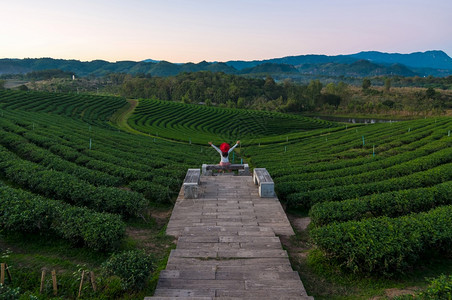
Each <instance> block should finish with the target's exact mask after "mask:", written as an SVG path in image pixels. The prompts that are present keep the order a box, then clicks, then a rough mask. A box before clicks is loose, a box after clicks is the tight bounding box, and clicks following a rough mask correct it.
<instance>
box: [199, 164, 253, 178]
mask: <svg viewBox="0 0 452 300" xmlns="http://www.w3.org/2000/svg"><path fill="white" fill-rule="evenodd" d="M212 170H228V171H229V170H231V171H234V170H238V171H239V175H251V173H250V168H249V166H248V164H243V165H242V164H230V165H229V166H220V165H208V164H203V165H202V175H205V176H209V175H212Z"/></svg>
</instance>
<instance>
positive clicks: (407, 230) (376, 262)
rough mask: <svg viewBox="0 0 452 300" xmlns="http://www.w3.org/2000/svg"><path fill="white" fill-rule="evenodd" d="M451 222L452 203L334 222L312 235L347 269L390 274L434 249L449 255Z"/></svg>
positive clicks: (398, 271)
mask: <svg viewBox="0 0 452 300" xmlns="http://www.w3.org/2000/svg"><path fill="white" fill-rule="evenodd" d="M451 222H452V206H444V207H439V208H436V209H434V210H431V211H429V212H426V213H419V214H411V215H408V216H403V217H398V218H394V219H390V218H387V217H380V218H375V219H369V220H363V221H359V222H356V221H350V222H345V223H339V224H337V223H333V224H330V225H327V226H323V227H319V228H315V229H313V230H312V231H311V232H310V234H311V237H312V239H313V240H314V241H315V243H316V244H317V245H318V247H319V248H320V249H321V250H322V251H324V252H325V253H326V255H327V256H328V257H329V258H331V259H333V260H335V261H337V262H338V263H339V264H340V266H342V267H343V268H344V269H346V270H349V271H352V272H354V273H361V272H364V273H374V274H375V273H378V274H384V275H386V276H389V275H392V274H395V273H400V272H404V271H406V270H407V269H408V268H409V267H410V266H411V265H412V264H413V263H415V262H416V261H418V260H419V259H420V258H421V257H423V255H426V254H427V253H429V252H430V253H431V251H432V250H433V249H434V250H435V251H437V252H439V253H446V254H450V252H451V249H452V228H451V227H450V226H449V225H450V224H451ZM431 254H432V253H431Z"/></svg>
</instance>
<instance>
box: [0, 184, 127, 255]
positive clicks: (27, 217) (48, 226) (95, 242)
mask: <svg viewBox="0 0 452 300" xmlns="http://www.w3.org/2000/svg"><path fill="white" fill-rule="evenodd" d="M0 195H1V198H2V201H1V202H0V208H1V212H2V213H0V226H1V227H2V228H4V229H7V230H10V231H21V232H31V233H34V232H37V233H41V234H51V233H54V234H56V235H58V236H60V237H62V238H64V239H66V240H68V241H70V242H72V243H73V244H75V245H84V246H87V247H89V248H92V249H94V250H98V251H110V250H112V249H115V248H116V247H117V246H118V245H119V243H120V242H121V239H122V238H123V237H124V234H125V224H124V222H123V221H121V218H120V217H119V216H117V215H112V214H106V213H97V212H93V211H91V210H89V209H87V208H81V207H72V206H70V205H67V204H64V203H61V202H59V201H55V200H50V199H45V198H43V197H39V196H36V195H33V194H31V193H28V192H25V191H22V190H18V189H14V188H10V187H7V186H4V185H2V184H0Z"/></svg>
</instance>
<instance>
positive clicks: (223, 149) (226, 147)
mask: <svg viewBox="0 0 452 300" xmlns="http://www.w3.org/2000/svg"><path fill="white" fill-rule="evenodd" d="M230 148H231V147H230V146H229V144H228V143H223V144H221V145H220V150H221V152H228V151H229V149H230Z"/></svg>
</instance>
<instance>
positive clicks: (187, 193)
mask: <svg viewBox="0 0 452 300" xmlns="http://www.w3.org/2000/svg"><path fill="white" fill-rule="evenodd" d="M200 177H201V170H200V169H188V171H187V174H186V175H185V179H184V184H183V187H184V198H185V199H196V198H198V186H199V180H200Z"/></svg>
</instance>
